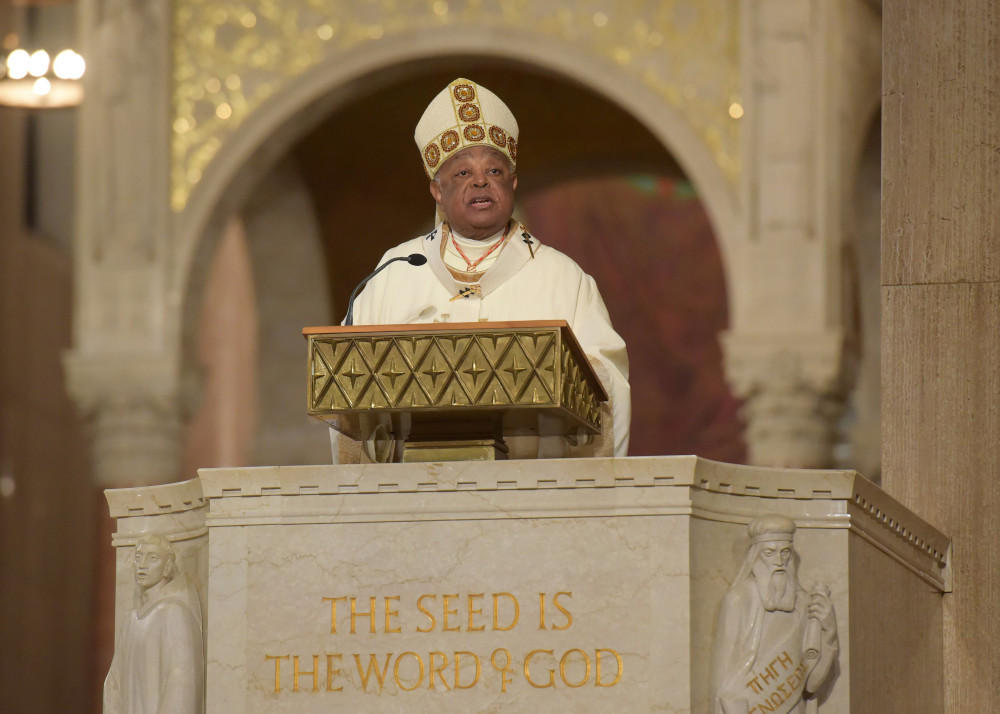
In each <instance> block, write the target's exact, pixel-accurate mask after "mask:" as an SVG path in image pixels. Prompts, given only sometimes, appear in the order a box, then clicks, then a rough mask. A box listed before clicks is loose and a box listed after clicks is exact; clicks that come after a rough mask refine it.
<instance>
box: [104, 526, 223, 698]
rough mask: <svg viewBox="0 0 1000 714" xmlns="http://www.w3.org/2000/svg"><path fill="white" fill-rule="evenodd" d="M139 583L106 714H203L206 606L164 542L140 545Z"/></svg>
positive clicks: (147, 540) (118, 647) (154, 539)
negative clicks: (202, 620) (202, 608)
mask: <svg viewBox="0 0 1000 714" xmlns="http://www.w3.org/2000/svg"><path fill="white" fill-rule="evenodd" d="M135 582H136V585H137V586H138V587H137V590H136V600H135V608H134V609H132V610H129V611H128V612H127V613H126V615H125V620H124V622H123V623H122V625H121V629H120V631H119V634H118V640H117V642H116V643H115V655H114V659H113V660H112V661H111V669H110V671H108V677H107V679H106V680H105V681H104V712H105V714H201V713H202V712H203V711H204V701H205V699H204V692H205V664H204V661H205V658H204V649H203V644H202V636H201V605H200V603H199V600H198V593H197V591H196V590H195V588H194V584H193V583H192V582H191V581H190V579H189V578H188V577H187V576H186V575H185V574H184V573H181V572H180V570H179V567H178V565H177V553H176V551H175V550H174V546H173V544H172V543H170V541H168V540H167V539H166V538H163V537H162V536H144V537H143V538H141V539H140V540H139V542H138V543H137V545H136V549H135Z"/></svg>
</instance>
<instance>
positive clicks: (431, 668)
mask: <svg viewBox="0 0 1000 714" xmlns="http://www.w3.org/2000/svg"><path fill="white" fill-rule="evenodd" d="M455 597H458V596H457V595H456V596H455ZM447 598H448V596H447V595H445V599H447ZM436 657H440V658H441V666H440V667H438V666H437V665H435V664H434V659H435V658H436ZM427 659H428V662H427V669H428V675H429V676H428V677H427V688H428V689H434V675H435V674H436V675H438V676H439V677H440V678H441V684H443V685H444V690H445V691H446V692H447V691H448V690H449V689H450V687H449V686H448V682H446V681H445V679H444V672H443V671H442V670H444V669H447V668H448V655H446V654H445V653H444V652H431V653H430V654H429V655H427Z"/></svg>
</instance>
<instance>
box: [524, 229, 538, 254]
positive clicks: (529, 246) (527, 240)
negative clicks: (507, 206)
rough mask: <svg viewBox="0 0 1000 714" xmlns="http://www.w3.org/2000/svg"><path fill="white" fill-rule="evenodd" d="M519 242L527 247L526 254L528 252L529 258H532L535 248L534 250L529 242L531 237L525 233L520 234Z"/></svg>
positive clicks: (532, 244)
mask: <svg viewBox="0 0 1000 714" xmlns="http://www.w3.org/2000/svg"><path fill="white" fill-rule="evenodd" d="M521 241H522V242H523V243H524V244H525V245H527V246H528V252H530V253H531V257H532V258H534V257H535V248H534V243H532V242H531V235H530V234H528V233H527V232H526V231H525V232H523V233H521Z"/></svg>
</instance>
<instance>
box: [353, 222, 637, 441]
mask: <svg viewBox="0 0 1000 714" xmlns="http://www.w3.org/2000/svg"><path fill="white" fill-rule="evenodd" d="M441 236H442V226H441V225H438V227H437V228H436V229H435V230H434V232H433V233H430V234H429V235H427V236H422V237H420V238H414V239H413V240H410V241H407V242H406V243H403V244H402V245H399V246H396V247H395V248H393V249H391V250H389V251H388V252H387V253H386V254H385V255H384V256H383V257H382V260H381V261H379V265H382V264H383V263H385V262H386V261H387V260H390V259H392V258H398V257H403V256H407V255H410V254H411V253H422V254H423V255H425V256H426V257H427V264H426V265H421V266H413V265H410V264H408V263H406V262H404V261H399V262H396V263H393V264H392V265H390V266H389V267H388V268H386V269H385V270H383V271H382V272H380V273H379V274H378V275H376V276H375V277H374V278H372V280H371V281H370V282H369V283H368V285H367V286H365V289H364V291H362V293H361V294H360V295H359V296H358V298H357V300H356V301H355V303H354V324H355V325H392V324H410V323H422V322H480V321H484V320H485V321H497V322H501V321H512V320H565V321H566V322H567V323H568V324H569V326H570V328H571V329H572V330H573V334H574V335H575V336H576V338H577V340H578V341H579V343H580V346H581V347H582V348H583V351H584V353H586V355H587V356H588V357H589V358H590V359H591V360H595V361H597V362H598V363H599V364H600V365H601V366H602V367H603V368H604V369H603V370H602V371H603V372H605V374H604V375H602V378H603V379H604V380H605V384H604V386H605V388H606V389H607V391H608V394H609V396H610V397H611V400H612V408H613V419H612V425H611V427H612V430H613V434H614V455H615V456H625V455H626V453H627V452H628V440H629V425H630V420H631V409H632V405H631V398H630V395H629V385H628V356H627V354H626V352H625V342H624V340H622V338H621V337H620V336H619V335H618V333H617V332H615V330H614V328H613V327H612V326H611V320H610V318H609V317H608V310H607V308H606V307H605V306H604V301H603V300H602V299H601V294H600V292H599V291H598V289H597V285H596V284H595V283H594V279H593V278H591V277H590V276H589V275H587V274H586V273H585V272H583V270H582V269H581V268H580V266H579V265H577V264H576V263H575V262H574V261H573V260H572V259H570V258H569V257H567V256H566V255H564V254H563V253H560V252H559V251H558V250H556V249H555V248H550V247H548V246H546V245H542V244H541V243H539V242H538V239H537V238H535V237H534V236H532V235H530V234H529V233H528V232H527V230H525V228H524V227H523V226H520V225H518V224H516V223H515V224H514V230H513V232H512V233H511V237H510V240H509V243H508V244H507V245H506V246H505V247H504V248H503V250H502V252H501V253H500V256H499V257H498V258H497V260H496V262H495V263H493V265H492V266H491V267H490V268H489V270H487V271H486V272H485V273H483V277H482V278H481V279H480V280H479V283H478V285H479V288H480V292H479V294H471V295H470V296H469V297H460V298H458V299H457V300H452V298H454V297H455V296H456V295H458V293H459V290H460V289H461V288H467V287H468V286H467V284H465V283H460V282H456V280H455V279H454V277H453V276H452V274H451V273H450V272H449V271H448V268H447V267H446V266H445V264H444V262H443V261H442V259H441Z"/></svg>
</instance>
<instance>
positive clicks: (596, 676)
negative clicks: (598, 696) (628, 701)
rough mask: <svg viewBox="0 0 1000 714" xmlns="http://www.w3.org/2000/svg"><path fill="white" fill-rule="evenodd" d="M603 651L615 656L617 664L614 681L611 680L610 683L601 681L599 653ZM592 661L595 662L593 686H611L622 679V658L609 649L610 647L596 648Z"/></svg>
mask: <svg viewBox="0 0 1000 714" xmlns="http://www.w3.org/2000/svg"><path fill="white" fill-rule="evenodd" d="M603 652H609V653H611V654H613V655H614V656H615V661H616V662H617V664H618V673H617V674H616V675H615V681H613V682H612V683H611V684H605V683H604V682H602V681H601V654H602V653H603ZM594 661H595V663H596V664H595V668H596V669H595V672H594V686H595V687H613V686H615V685H616V684H618V683H619V682H620V681H622V672H623V671H624V667H622V658H621V655H620V654H618V653H617V652H615V651H614V650H610V649H598V650H594Z"/></svg>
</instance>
